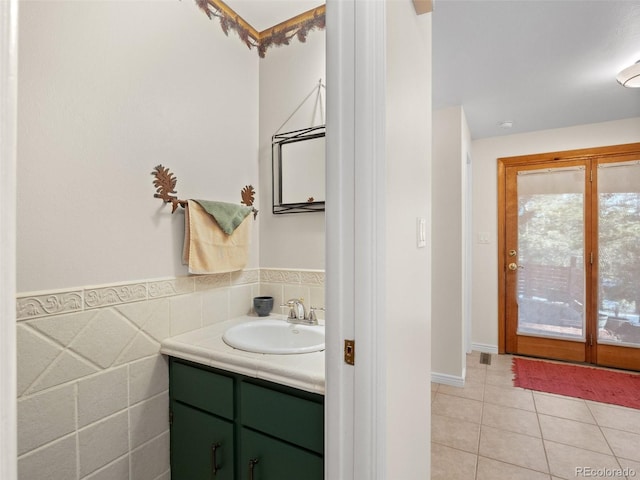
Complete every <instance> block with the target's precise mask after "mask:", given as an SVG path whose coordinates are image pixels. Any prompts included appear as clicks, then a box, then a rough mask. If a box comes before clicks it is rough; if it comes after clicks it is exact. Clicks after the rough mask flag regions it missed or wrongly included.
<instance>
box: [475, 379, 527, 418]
mask: <svg viewBox="0 0 640 480" xmlns="http://www.w3.org/2000/svg"><path fill="white" fill-rule="evenodd" d="M484 401H485V402H486V403H492V404H494V405H504V406H505V407H512V408H520V409H522V410H530V411H532V412H533V411H535V406H534V403H533V395H532V394H531V391H530V390H524V389H522V388H514V387H511V388H508V387H497V386H495V385H485V387H484Z"/></svg>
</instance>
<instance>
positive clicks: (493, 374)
mask: <svg viewBox="0 0 640 480" xmlns="http://www.w3.org/2000/svg"><path fill="white" fill-rule="evenodd" d="M485 383H486V384H487V385H496V386H498V387H513V374H512V373H511V372H503V371H496V370H491V371H487V375H486V379H485Z"/></svg>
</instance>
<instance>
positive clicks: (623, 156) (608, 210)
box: [498, 144, 640, 370]
mask: <svg viewBox="0 0 640 480" xmlns="http://www.w3.org/2000/svg"><path fill="white" fill-rule="evenodd" d="M498 162H499V163H498V171H499V245H498V248H499V256H498V258H499V276H500V283H499V294H500V299H499V302H500V303H499V305H500V308H499V315H500V318H499V320H500V323H499V334H500V338H499V342H500V345H499V347H500V351H501V352H506V353H515V354H521V355H531V356H536V357H544V358H553V359H559V360H568V361H574V362H588V363H595V364H600V365H607V366H613V367H619V368H627V369H633V370H640V144H631V145H621V146H615V147H606V148H598V149H589V150H574V151H568V152H556V153H551V154H542V155H529V156H521V157H510V158H502V159H499V160H498Z"/></svg>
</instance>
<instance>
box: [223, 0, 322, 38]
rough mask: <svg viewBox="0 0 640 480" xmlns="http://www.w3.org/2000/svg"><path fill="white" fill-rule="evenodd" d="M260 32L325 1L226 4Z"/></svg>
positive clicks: (232, 0) (235, 1)
mask: <svg viewBox="0 0 640 480" xmlns="http://www.w3.org/2000/svg"><path fill="white" fill-rule="evenodd" d="M225 3H226V4H227V5H229V7H231V8H232V9H233V10H234V11H235V12H236V13H237V14H238V15H240V16H241V17H242V18H243V19H244V20H245V21H247V22H248V23H249V25H251V26H252V27H253V28H255V29H256V30H257V31H258V32H262V31H264V30H266V29H268V28H270V27H273V26H274V25H277V24H279V23H281V22H284V21H285V20H289V19H290V18H293V17H295V16H296V15H300V14H301V13H304V12H307V11H309V10H311V9H313V8H316V7H319V6H320V5H324V4H325V1H324V0H227V1H226V2H225Z"/></svg>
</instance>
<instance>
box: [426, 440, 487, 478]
mask: <svg viewBox="0 0 640 480" xmlns="http://www.w3.org/2000/svg"><path fill="white" fill-rule="evenodd" d="M477 458H478V457H477V455H475V454H473V453H468V452H463V451H462V450H457V449H455V448H451V447H447V446H445V445H439V444H437V443H432V444H431V480H473V479H474V478H475V475H476V461H477Z"/></svg>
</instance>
